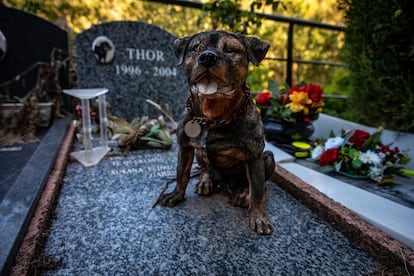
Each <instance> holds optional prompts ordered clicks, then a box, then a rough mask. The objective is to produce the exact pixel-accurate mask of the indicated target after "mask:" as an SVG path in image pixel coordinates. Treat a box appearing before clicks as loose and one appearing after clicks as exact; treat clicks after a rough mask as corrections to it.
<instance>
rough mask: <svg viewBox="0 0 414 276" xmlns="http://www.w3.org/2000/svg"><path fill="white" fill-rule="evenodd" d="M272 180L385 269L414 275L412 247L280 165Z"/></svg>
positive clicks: (413, 252)
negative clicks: (388, 234) (390, 235)
mask: <svg viewBox="0 0 414 276" xmlns="http://www.w3.org/2000/svg"><path fill="white" fill-rule="evenodd" d="M272 181H273V182H275V183H276V185H278V186H279V187H281V188H282V189H284V190H285V191H287V192H288V193H289V194H290V195H292V196H293V197H295V198H296V199H298V200H299V201H300V202H301V203H302V204H304V205H305V206H307V207H308V208H309V209H311V210H312V211H313V212H315V213H316V214H317V215H319V216H320V217H321V218H322V219H323V220H325V221H326V222H328V223H329V224H330V225H332V226H333V227H334V228H335V229H337V230H338V231H339V232H341V233H342V234H343V235H344V236H345V237H347V238H348V239H349V240H351V241H352V242H353V243H354V244H355V245H356V246H358V247H360V248H362V249H363V250H364V251H366V252H367V253H368V254H370V255H371V256H373V257H374V258H376V259H377V260H378V261H379V262H380V263H381V264H382V265H383V266H385V268H384V267H383V268H382V269H386V270H387V272H394V273H397V274H400V273H401V274H407V275H409V274H408V272H410V273H413V272H414V251H413V250H411V248H409V247H407V246H406V245H404V244H402V243H400V242H399V241H397V240H394V239H393V238H391V237H389V236H387V235H386V234H385V233H384V232H382V231H381V230H379V229H378V228H376V227H374V226H372V225H371V224H369V223H368V222H366V221H365V220H363V219H362V218H360V217H359V216H357V215H356V214H355V213H353V212H351V211H350V210H349V209H347V208H345V207H344V206H342V205H341V204H339V203H337V202H335V201H334V200H332V199H330V198H329V197H327V196H326V195H325V194H323V193H321V192H320V191H318V190H317V189H316V188H314V187H312V186H311V185H309V184H308V183H306V182H305V181H303V180H302V179H300V178H299V177H297V176H295V175H293V174H292V173H290V172H289V171H287V170H286V169H284V168H282V167H281V166H279V165H276V169H275V174H273V176H272Z"/></svg>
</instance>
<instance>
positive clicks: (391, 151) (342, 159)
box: [312, 128, 410, 184]
mask: <svg viewBox="0 0 414 276" xmlns="http://www.w3.org/2000/svg"><path fill="white" fill-rule="evenodd" d="M381 132H382V128H379V129H378V130H377V131H376V132H375V133H373V134H370V133H368V132H366V131H364V130H360V129H357V130H353V131H349V132H345V131H344V130H342V131H341V135H340V136H335V134H334V133H333V132H332V131H331V134H330V137H329V138H328V139H327V140H326V141H324V142H320V143H319V144H317V145H316V146H315V147H314V149H313V151H312V159H313V160H315V161H317V162H319V165H320V166H321V167H322V168H323V170H324V171H336V172H338V173H341V174H343V175H346V176H349V177H353V178H370V179H372V180H374V181H376V182H377V183H378V184H384V183H386V182H392V181H393V176H394V175H399V176H403V177H404V176H405V175H404V173H403V171H402V169H403V167H402V166H403V165H406V164H407V163H408V162H410V158H409V156H408V149H407V150H402V151H400V149H399V148H398V147H394V148H392V147H391V145H384V144H383V143H382V142H381Z"/></svg>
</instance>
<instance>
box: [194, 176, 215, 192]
mask: <svg viewBox="0 0 414 276" xmlns="http://www.w3.org/2000/svg"><path fill="white" fill-rule="evenodd" d="M195 192H196V193H197V194H198V195H202V196H207V195H211V194H212V193H213V192H214V184H213V181H212V180H211V177H210V174H209V173H204V174H202V175H201V177H200V181H199V182H198V183H197V185H196V190H195Z"/></svg>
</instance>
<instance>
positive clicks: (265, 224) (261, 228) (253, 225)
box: [249, 211, 273, 235]
mask: <svg viewBox="0 0 414 276" xmlns="http://www.w3.org/2000/svg"><path fill="white" fill-rule="evenodd" d="M249 227H250V229H252V230H253V231H255V232H256V233H257V234H259V235H270V234H272V233H273V226H272V224H271V223H270V221H269V219H268V218H267V217H266V216H265V215H262V214H260V213H258V212H255V211H250V216H249Z"/></svg>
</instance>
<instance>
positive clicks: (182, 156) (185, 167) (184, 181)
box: [158, 147, 194, 207]
mask: <svg viewBox="0 0 414 276" xmlns="http://www.w3.org/2000/svg"><path fill="white" fill-rule="evenodd" d="M193 159H194V148H192V147H186V148H184V149H180V150H179V152H178V164H177V184H176V186H175V189H174V190H173V191H172V192H171V193H166V194H161V195H160V197H159V198H158V203H160V204H161V205H163V206H168V207H173V206H175V205H177V204H178V203H180V202H182V201H184V199H185V190H186V189H187V185H188V182H189V181H190V173H191V166H192V164H193Z"/></svg>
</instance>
